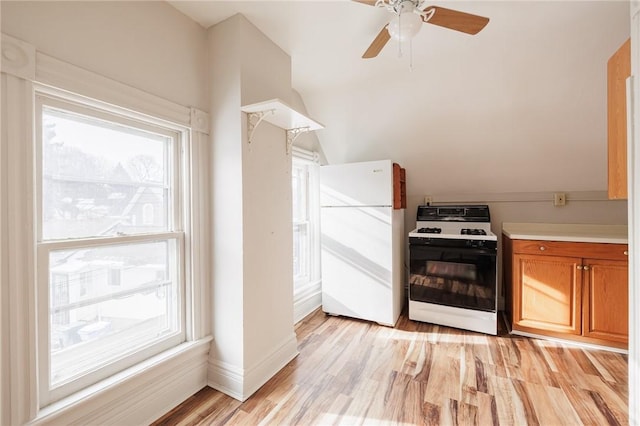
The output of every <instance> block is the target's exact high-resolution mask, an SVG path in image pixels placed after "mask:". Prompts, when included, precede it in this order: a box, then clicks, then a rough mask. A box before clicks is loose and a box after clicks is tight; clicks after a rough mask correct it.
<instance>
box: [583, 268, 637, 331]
mask: <svg viewBox="0 0 640 426" xmlns="http://www.w3.org/2000/svg"><path fill="white" fill-rule="evenodd" d="M584 265H585V267H587V268H588V269H586V270H583V274H584V275H585V277H584V278H585V285H584V296H583V302H582V303H583V304H582V306H583V308H582V311H583V323H582V330H583V335H584V336H586V337H591V338H596V339H602V340H607V341H614V342H621V343H627V342H628V340H629V339H628V336H629V322H628V318H629V286H628V273H629V266H628V262H626V261H621V260H601V259H585V260H584Z"/></svg>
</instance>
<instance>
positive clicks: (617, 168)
mask: <svg viewBox="0 0 640 426" xmlns="http://www.w3.org/2000/svg"><path fill="white" fill-rule="evenodd" d="M630 75H631V40H627V41H626V42H625V43H624V44H623V45H622V46H620V48H619V49H618V50H617V51H616V52H615V53H614V54H613V56H611V58H609V61H608V62H607V149H608V194H609V198H610V199H626V198H627V99H626V97H627V86H626V84H627V78H628V77H629V76H630Z"/></svg>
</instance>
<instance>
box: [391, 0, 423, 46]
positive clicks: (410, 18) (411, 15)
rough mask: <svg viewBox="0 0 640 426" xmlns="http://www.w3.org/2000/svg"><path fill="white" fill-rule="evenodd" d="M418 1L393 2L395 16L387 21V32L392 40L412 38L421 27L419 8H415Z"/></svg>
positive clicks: (401, 0) (402, 0)
mask: <svg viewBox="0 0 640 426" xmlns="http://www.w3.org/2000/svg"><path fill="white" fill-rule="evenodd" d="M417 4H418V1H414V0H400V1H397V2H393V10H394V12H395V13H396V16H394V17H393V19H391V21H389V27H388V30H389V34H390V35H391V38H392V39H394V40H399V41H401V42H403V41H408V40H410V39H411V38H413V37H414V36H415V35H416V34H418V31H420V28H422V16H421V15H420V13H421V10H420V9H417V8H416V5H417Z"/></svg>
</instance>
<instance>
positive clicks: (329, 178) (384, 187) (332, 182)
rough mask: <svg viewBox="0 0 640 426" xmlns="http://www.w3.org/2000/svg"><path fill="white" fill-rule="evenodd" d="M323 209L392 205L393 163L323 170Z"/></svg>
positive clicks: (321, 178) (330, 166) (338, 165)
mask: <svg viewBox="0 0 640 426" xmlns="http://www.w3.org/2000/svg"><path fill="white" fill-rule="evenodd" d="M320 205H321V206H322V207H338V206H391V205H393V163H392V162H391V160H382V161H368V162H364V163H350V164H336V165H328V166H322V167H320Z"/></svg>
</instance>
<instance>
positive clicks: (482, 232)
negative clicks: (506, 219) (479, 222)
mask: <svg viewBox="0 0 640 426" xmlns="http://www.w3.org/2000/svg"><path fill="white" fill-rule="evenodd" d="M460 234H461V235H487V232H486V231H485V230H484V229H476V228H463V229H461V230H460Z"/></svg>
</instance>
